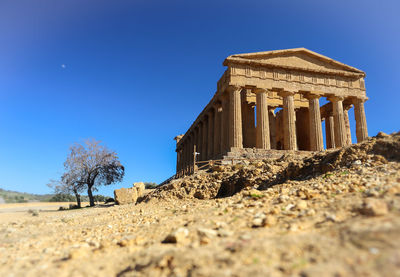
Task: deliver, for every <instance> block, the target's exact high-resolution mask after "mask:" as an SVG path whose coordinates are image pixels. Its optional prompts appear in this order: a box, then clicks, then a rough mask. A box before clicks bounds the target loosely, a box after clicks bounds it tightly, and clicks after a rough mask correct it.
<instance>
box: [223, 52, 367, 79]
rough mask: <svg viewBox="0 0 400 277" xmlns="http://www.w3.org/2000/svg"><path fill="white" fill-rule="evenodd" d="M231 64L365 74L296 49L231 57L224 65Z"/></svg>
mask: <svg viewBox="0 0 400 277" xmlns="http://www.w3.org/2000/svg"><path fill="white" fill-rule="evenodd" d="M229 62H239V63H248V64H251V63H252V62H254V63H257V64H261V65H262V64H264V65H271V66H274V67H280V66H282V67H285V68H296V69H303V70H310V71H330V72H348V73H358V74H363V75H365V73H364V72H363V71H361V70H359V69H357V68H354V67H351V66H349V65H346V64H343V63H341V62H338V61H335V60H333V59H331V58H328V57H326V56H323V55H321V54H318V53H316V52H313V51H311V50H308V49H305V48H295V49H286V50H277V51H266V52H256V53H248V54H237V55H232V56H229V57H228V58H227V59H226V60H225V62H224V65H228V64H229Z"/></svg>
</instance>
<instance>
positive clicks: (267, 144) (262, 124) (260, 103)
mask: <svg viewBox="0 0 400 277" xmlns="http://www.w3.org/2000/svg"><path fill="white" fill-rule="evenodd" d="M254 93H255V94H256V113H257V127H256V133H257V136H256V147H257V148H260V149H271V140H270V134H269V118H268V103H267V90H265V89H255V90H254Z"/></svg>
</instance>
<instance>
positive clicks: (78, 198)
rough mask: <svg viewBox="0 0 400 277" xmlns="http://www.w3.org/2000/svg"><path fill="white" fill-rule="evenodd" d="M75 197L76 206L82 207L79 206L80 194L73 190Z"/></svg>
mask: <svg viewBox="0 0 400 277" xmlns="http://www.w3.org/2000/svg"><path fill="white" fill-rule="evenodd" d="M75 197H76V205H78V208H82V207H81V196H80V195H79V193H77V192H75Z"/></svg>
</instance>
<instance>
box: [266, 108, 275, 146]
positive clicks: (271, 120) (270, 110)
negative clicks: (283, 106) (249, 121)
mask: <svg viewBox="0 0 400 277" xmlns="http://www.w3.org/2000/svg"><path fill="white" fill-rule="evenodd" d="M274 111H275V107H271V106H268V120H269V133H270V139H271V149H276V122H275V119H276V118H275V113H274Z"/></svg>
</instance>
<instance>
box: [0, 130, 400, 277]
mask: <svg viewBox="0 0 400 277" xmlns="http://www.w3.org/2000/svg"><path fill="white" fill-rule="evenodd" d="M399 143H400V136H397V137H392V138H387V137H386V138H373V139H371V140H370V141H369V142H368V143H365V144H364V145H362V146H360V145H355V146H351V147H348V148H347V149H345V150H343V151H342V152H341V151H339V152H338V153H336V152H329V153H324V154H321V155H322V156H321V157H318V155H316V156H313V157H311V158H310V159H311V160H310V159H309V160H307V159H305V160H303V161H295V160H293V161H290V159H289V158H288V159H286V158H285V159H283V160H281V161H263V162H260V163H255V164H249V165H246V166H244V167H239V166H236V167H224V168H216V169H214V170H212V172H208V173H205V172H202V173H199V174H197V175H195V176H191V177H185V178H183V179H179V180H175V181H173V182H172V183H171V184H169V185H166V186H165V187H163V188H161V189H158V190H155V191H151V192H149V193H148V195H147V197H145V199H144V200H143V201H142V202H140V203H138V204H136V205H133V204H132V205H124V206H98V207H95V208H83V209H80V210H66V211H57V210H50V209H43V207H41V209H42V211H39V213H38V214H36V215H33V214H32V213H31V212H27V211H13V212H12V215H13V216H10V215H8V216H4V217H3V215H4V214H10V213H2V212H1V210H2V209H4V205H1V206H0V276H58V277H62V276H400V163H399V159H400V156H397V154H396V152H394V154H393V151H396V149H397V147H398V145H399ZM385 147H386V148H385ZM371 149H372V150H371ZM385 149H386V150H385ZM388 149H389V151H387V150H388ZM399 149H400V147H399ZM355 153H356V154H355ZM385 153H386V154H385ZM329 155H331V156H329ZM310 161H312V163H313V165H314V166H313V168H314V169H315V168H318V170H311V171H310V168H309V167H308V166H309V162H310ZM326 163H328V164H330V165H334V166H333V167H329V166H328V167H326V166H324V164H326ZM299 176H300V177H301V178H300V177H299ZM297 177H298V178H297ZM206 185H208V187H209V188H210V189H207V188H206V187H203V186H206ZM231 186H233V187H231ZM192 188H194V189H192ZM200 189H202V190H203V191H206V192H204V193H203V194H199V193H198V191H199V190H200ZM227 192H228V193H227ZM218 194H219V197H218V198H216V197H215V196H217V195H218Z"/></svg>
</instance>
